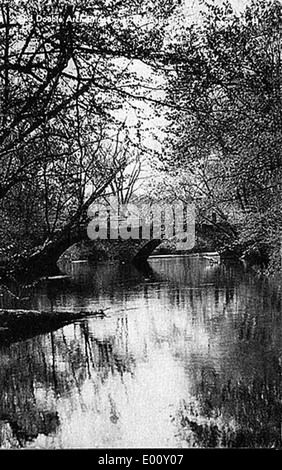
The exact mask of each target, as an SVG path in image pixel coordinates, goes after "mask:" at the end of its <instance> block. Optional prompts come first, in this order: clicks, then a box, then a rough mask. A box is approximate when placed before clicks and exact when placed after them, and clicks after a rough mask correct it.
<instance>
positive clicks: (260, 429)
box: [0, 257, 282, 449]
mask: <svg viewBox="0 0 282 470" xmlns="http://www.w3.org/2000/svg"><path fill="white" fill-rule="evenodd" d="M68 274H69V277H68V278H63V279H50V280H48V281H44V282H41V283H40V284H39V285H37V286H34V287H33V288H32V287H30V288H29V287H27V288H26V289H25V288H22V287H19V286H16V285H15V286H13V287H12V288H11V292H8V290H7V289H2V290H1V291H0V292H1V297H0V306H1V307H3V306H6V307H11V308H18V307H24V308H36V309H42V310H67V311H68V310H81V309H83V310H89V311H90V310H97V309H99V308H104V309H107V310H106V313H107V317H106V318H91V319H88V320H86V321H80V322H76V323H73V324H70V325H67V326H65V327H64V328H61V329H58V330H56V331H52V332H49V333H48V334H44V335H39V336H36V337H33V338H30V339H27V340H24V341H18V342H13V343H12V344H2V345H1V347H0V447H1V448H18V447H24V448H53V449H56V448H65V449H66V448H85V447H87V448H100V447H111V448H114V447H121V448H128V447H131V448H132V447H149V448H152V447H153V448H154V447H173V448H181V447H281V444H282V435H281V433H282V424H281V423H282V414H281V411H282V403H281V367H282V316H281V303H280V301H281V293H280V292H279V289H278V288H277V286H276V287H272V286H271V285H270V283H269V282H268V281H266V280H262V279H258V278H256V277H255V276H254V274H251V273H246V272H244V270H243V268H242V267H236V266H224V265H220V266H210V265H209V263H208V262H207V261H204V260H201V259H197V258H193V257H181V258H180V257H178V258H161V259H157V258H155V259H151V260H150V263H149V265H148V266H147V267H146V269H144V270H143V271H138V270H136V269H135V268H134V267H128V266H118V265H117V264H104V265H100V266H98V267H95V266H91V265H89V264H88V263H74V264H73V265H72V266H69V267H68Z"/></svg>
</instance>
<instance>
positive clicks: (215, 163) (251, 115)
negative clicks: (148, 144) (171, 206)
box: [162, 0, 282, 259]
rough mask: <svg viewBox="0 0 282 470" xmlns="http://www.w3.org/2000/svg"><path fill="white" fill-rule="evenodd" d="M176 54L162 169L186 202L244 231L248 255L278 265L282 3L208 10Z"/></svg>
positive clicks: (239, 236) (180, 34)
mask: <svg viewBox="0 0 282 470" xmlns="http://www.w3.org/2000/svg"><path fill="white" fill-rule="evenodd" d="M203 3H204V6H205V8H204V10H203V12H202V16H201V21H200V23H199V24H189V23H187V21H186V22H184V23H183V24H182V26H181V28H179V29H178V31H177V34H175V37H174V38H173V39H172V40H171V42H170V44H169V46H168V48H169V53H170V57H171V61H172V62H173V63H174V67H173V70H171V68H170V70H169V71H168V73H167V79H168V86H167V96H168V104H169V105H170V107H171V109H172V110H171V111H170V112H169V113H168V116H167V117H168V119H169V122H170V124H169V135H168V139H167V143H166V152H165V154H164V155H163V157H162V163H163V165H164V166H165V167H166V169H167V170H168V171H169V172H172V171H173V172H174V174H175V175H176V176H177V175H179V174H181V177H180V178H181V179H183V173H184V172H186V174H187V175H190V182H191V178H192V184H190V185H189V186H188V187H186V197H187V198H189V197H192V198H194V200H195V201H200V205H201V206H203V205H204V206H205V207H207V208H208V210H210V209H212V210H213V211H215V212H216V213H217V215H218V217H219V220H228V221H229V223H230V225H232V226H233V227H234V228H236V231H234V240H233V242H232V243H233V244H236V245H237V246H238V244H239V245H240V246H241V254H245V255H249V254H251V253H252V254H255V253H256V254H258V253H260V254H261V255H262V259H265V258H267V259H268V258H269V256H271V253H270V252H271V251H272V250H273V248H274V246H275V243H276V240H277V234H278V233H280V230H281V211H280V202H281V138H282V133H281V131H282V128H281V123H282V121H281V98H282V95H281V92H282V87H281V26H282V6H281V4H280V2H276V1H268V2H262V1H260V0H254V1H252V2H251V3H250V4H249V6H248V7H246V9H245V11H244V12H243V13H241V14H236V13H235V12H234V11H233V10H232V7H231V5H230V4H229V3H228V2H225V3H224V4H223V6H221V7H220V6H218V5H216V2H203Z"/></svg>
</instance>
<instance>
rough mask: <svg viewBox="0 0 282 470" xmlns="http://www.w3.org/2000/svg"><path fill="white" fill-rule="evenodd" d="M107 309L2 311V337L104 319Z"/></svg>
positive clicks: (0, 333) (20, 335)
mask: <svg viewBox="0 0 282 470" xmlns="http://www.w3.org/2000/svg"><path fill="white" fill-rule="evenodd" d="M106 316H107V315H106V314H105V309H104V310H102V309H100V310H95V311H92V312H88V311H80V312H44V311H43V312H42V311H39V310H21V309H17V310H14V309H0V335H1V336H6V335H8V336H11V334H12V335H13V336H15V337H22V336H30V335H31V334H32V333H36V332H37V333H40V332H45V331H48V330H53V329H56V328H59V327H61V326H64V325H66V324H68V323H71V322H73V321H77V320H83V319H86V318H89V317H100V318H104V317H106Z"/></svg>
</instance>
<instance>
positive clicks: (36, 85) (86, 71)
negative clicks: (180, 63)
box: [0, 0, 179, 259]
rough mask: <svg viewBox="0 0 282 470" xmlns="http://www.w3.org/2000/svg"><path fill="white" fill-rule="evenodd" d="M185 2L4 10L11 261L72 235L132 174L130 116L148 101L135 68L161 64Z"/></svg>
mask: <svg viewBox="0 0 282 470" xmlns="http://www.w3.org/2000/svg"><path fill="white" fill-rule="evenodd" d="M178 3H179V2H178V1H174V0H167V1H165V2H159V1H158V2H151V1H149V0H147V1H144V0H136V1H133V2H132V1H130V2H129V1H123V2H112V1H108V0H102V1H100V0H90V1H87V2H86V1H78V0H74V1H70V2H66V1H65V0H58V1H56V2H49V1H40V2H38V1H36V0H31V1H29V2H25V1H23V2H21V1H16V0H15V1H11V2H2V3H1V4H0V26H1V27H0V48H1V50H2V54H1V56H0V71H1V73H0V96H1V101H0V121H1V127H0V214H1V218H2V221H1V222H2V223H1V234H0V237H1V238H0V242H1V245H2V246H1V249H2V255H3V256H4V255H5V256H4V257H6V258H8V259H9V258H10V255H11V253H10V252H9V249H11V250H12V253H13V254H14V255H17V254H23V252H24V250H25V249H27V251H28V253H29V250H31V251H32V249H35V250H37V249H38V243H39V246H41V247H43V246H44V245H46V243H48V242H49V241H50V240H52V239H54V237H55V236H56V235H57V234H58V233H59V232H67V231H68V230H69V229H70V227H71V226H72V225H74V224H76V223H77V222H78V221H80V220H81V218H83V217H85V214H86V212H87V208H88V207H89V205H90V204H91V203H92V202H93V201H94V200H95V199H96V198H97V197H100V196H101V195H102V194H103V193H104V191H105V190H106V188H107V187H108V186H109V184H110V183H111V182H112V181H113V180H114V178H115V177H116V175H117V174H118V173H120V172H122V171H124V168H125V166H126V164H127V156H128V154H129V153H130V152H129V147H130V145H131V142H130V138H129V139H126V130H125V111H124V110H125V108H126V106H127V107H128V106H130V103H131V100H133V99H139V97H140V94H142V93H143V96H144V98H146V94H147V91H146V89H147V88H146V86H147V85H148V80H147V81H146V80H144V81H143V80H142V79H141V78H140V76H138V74H136V73H135V72H134V65H135V64H136V61H137V60H138V61H139V63H143V64H146V65H147V64H152V65H155V64H156V63H157V62H158V61H159V60H160V55H161V52H160V51H161V49H162V42H163V30H164V27H165V25H166V23H167V21H168V18H169V16H170V15H171V14H172V12H173V11H174V9H175V8H176V7H177V6H178ZM133 148H134V146H133ZM23 205H24V206H25V209H24V210H22V206H23ZM27 206H29V209H27ZM9 240H10V242H9ZM28 253H27V256H29V254H28ZM3 256H1V253H0V257H1V258H3Z"/></svg>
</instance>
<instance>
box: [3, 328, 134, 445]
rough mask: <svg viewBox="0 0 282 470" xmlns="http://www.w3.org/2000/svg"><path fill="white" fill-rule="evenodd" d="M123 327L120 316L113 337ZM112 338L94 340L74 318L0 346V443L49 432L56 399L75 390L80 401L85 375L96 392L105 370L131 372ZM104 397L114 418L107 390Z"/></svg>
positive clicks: (17, 442) (57, 420)
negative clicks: (64, 325) (59, 326)
mask: <svg viewBox="0 0 282 470" xmlns="http://www.w3.org/2000/svg"><path fill="white" fill-rule="evenodd" d="M126 328H127V321H126V319H121V321H119V332H120V333H121V337H120V338H119V340H123V339H124V337H126V335H125V333H124V330H125V329H126ZM66 333H68V334H66ZM115 343H116V340H115V338H114V337H110V338H107V339H105V340H103V341H101V340H99V339H96V338H95V337H93V336H92V335H91V332H89V327H88V324H87V322H80V323H79V324H74V325H70V326H69V327H67V328H62V329H60V330H58V331H56V332H51V333H50V334H48V335H42V336H37V337H35V338H32V339H30V340H27V341H25V342H20V343H15V344H12V345H11V346H10V347H9V349H7V350H6V349H5V348H2V350H1V352H0V361H1V368H0V384H1V386H0V447H1V448H11V447H12V448H13V447H25V446H26V444H27V443H28V442H31V441H33V440H34V439H36V438H37V437H38V436H39V435H45V436H49V435H51V436H52V435H53V436H55V435H56V431H57V429H58V427H59V426H60V418H59V413H58V411H57V409H56V407H57V402H58V400H59V399H60V397H64V396H67V395H69V397H70V398H71V396H72V392H73V390H74V389H75V390H76V391H77V392H78V395H80V398H81V400H82V401H83V397H82V395H81V394H80V389H81V387H82V385H83V384H84V383H85V381H86V379H87V378H88V379H89V378H93V377H94V378H95V380H94V386H95V387H94V389H95V391H96V392H97V393H98V392H99V385H100V386H101V385H103V383H104V382H105V380H107V378H108V377H109V375H111V374H115V373H117V374H120V375H121V377H122V376H123V374H124V373H129V374H134V367H135V361H134V358H133V357H131V356H130V355H128V356H123V355H122V354H120V353H119V352H118V351H116V350H115ZM108 401H109V404H110V408H111V416H112V417H111V419H112V421H114V420H115V419H116V415H117V412H116V411H115V404H114V400H113V398H112V397H111V396H110V395H109V396H108ZM82 405H83V403H82Z"/></svg>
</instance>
